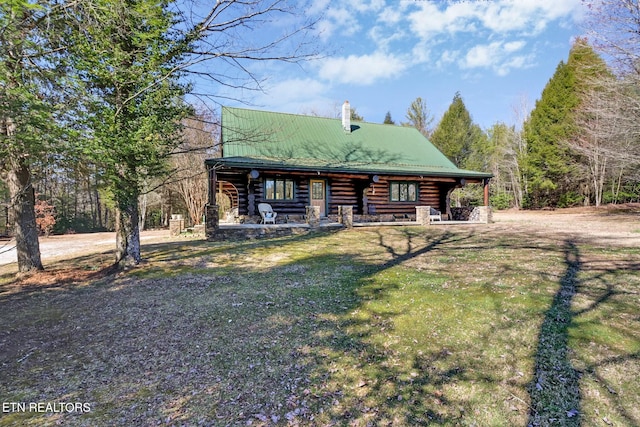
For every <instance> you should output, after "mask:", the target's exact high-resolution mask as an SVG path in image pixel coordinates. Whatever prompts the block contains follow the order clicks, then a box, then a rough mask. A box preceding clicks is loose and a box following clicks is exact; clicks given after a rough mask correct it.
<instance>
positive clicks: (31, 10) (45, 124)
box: [0, 0, 64, 272]
mask: <svg viewBox="0 0 640 427" xmlns="http://www.w3.org/2000/svg"><path fill="white" fill-rule="evenodd" d="M61 9H62V6H60V5H57V4H56V2H53V1H51V2H49V1H46V0H42V1H28V0H13V1H9V2H6V1H4V2H0V29H1V31H0V176H1V177H2V179H3V180H4V181H5V182H6V185H7V187H8V190H9V199H10V200H9V211H10V217H11V218H12V219H13V221H14V222H13V233H14V236H15V239H16V249H17V255H18V271H20V272H27V271H30V270H41V269H42V268H43V266H42V262H41V258H40V246H39V241H38V229H37V227H36V216H35V210H34V208H35V201H36V198H35V189H34V185H33V184H34V183H33V181H34V180H33V167H34V163H35V162H37V161H38V159H43V158H46V157H47V155H48V153H51V152H52V150H54V149H55V148H56V147H55V145H54V141H55V138H56V136H57V134H58V130H59V128H58V127H57V126H55V124H56V122H57V120H56V111H57V105H56V103H57V102H56V101H57V100H58V96H57V95H58V94H57V93H56V83H60V84H62V83H63V81H64V77H63V75H62V73H61V71H62V70H63V67H62V66H61V63H60V58H61V55H62V54H63V50H62V49H60V45H58V44H56V41H57V36H56V33H57V30H58V23H59V21H58V19H57V18H58V17H59V14H58V12H59V11H60V10H61Z"/></svg>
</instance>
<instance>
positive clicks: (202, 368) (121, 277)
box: [0, 226, 640, 426]
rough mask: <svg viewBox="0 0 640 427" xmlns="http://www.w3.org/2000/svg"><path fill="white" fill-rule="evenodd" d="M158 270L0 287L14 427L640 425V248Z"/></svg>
mask: <svg viewBox="0 0 640 427" xmlns="http://www.w3.org/2000/svg"><path fill="white" fill-rule="evenodd" d="M144 256H145V257H146V259H147V261H146V262H145V263H144V264H143V265H142V266H140V267H139V268H136V269H134V270H131V271H128V272H124V273H118V274H113V273H111V272H109V270H106V269H104V268H105V265H104V262H105V260H106V259H108V258H107V257H105V256H104V255H96V256H86V257H82V258H77V259H74V260H71V261H61V262H57V263H55V264H54V265H51V266H49V268H48V271H47V272H45V273H43V274H40V275H37V276H34V277H31V278H25V279H22V280H21V281H16V279H15V277H14V276H13V275H12V274H9V273H5V274H2V270H0V325H2V328H1V330H0V400H1V401H2V402H3V412H2V413H0V426H6V425H19V426H29V425H33V426H42V425H58V424H63V425H86V426H112V425H113V426H116V425H117V426H125V425H127V426H133V425H140V426H147V425H149V426H151V425H176V426H177V425H216V426H217V425H220V426H226V425H238V426H245V425H253V426H261V425H301V426H307V425H310V426H332V425H336V426H366V425H371V426H384V425H389V426H413V425H447V426H527V425H533V426H537V425H540V426H548V425H554V426H556V425H557V426H600V425H605V426H606V425H612V426H638V425H640V381H638V377H639V375H640V274H639V273H638V272H639V271H640V249H637V248H631V249H630V248H617V247H612V246H610V245H609V246H606V247H605V246H601V245H598V244H597V243H595V242H589V241H588V240H586V241H585V240H578V239H573V238H570V237H559V236H558V235H553V234H551V235H548V236H543V235H540V234H527V233H526V232H517V233H516V232H511V231H509V230H508V229H507V228H504V227H502V228H501V227H491V226H473V227H471V226H465V227H453V226H451V227H430V228H427V229H424V228H420V227H397V228H366V229H354V230H350V231H341V232H337V233H333V234H316V235H307V236H296V237H289V238H279V239H272V240H262V241H245V242H217V243H211V242H204V241H195V240H194V241H181V242H172V243H163V244H156V245H150V246H146V247H145V248H144ZM12 402H13V403H18V402H23V403H27V404H28V403H33V402H35V403H45V404H46V403H51V404H53V403H58V404H59V406H58V407H57V409H58V411H55V409H56V408H55V407H54V408H52V409H51V408H50V409H51V410H50V411H48V412H37V411H31V412H29V411H28V410H27V411H26V412H19V411H13V410H11V408H12V407H11V405H9V406H7V404H8V403H12ZM63 402H64V403H75V402H79V403H86V404H88V405H86V406H85V407H81V408H80V409H82V410H80V411H75V412H74V411H68V409H70V408H73V406H71V407H70V406H68V405H66V406H65V405H60V404H61V403H63ZM87 407H88V408H87ZM27 409H29V408H28V407H27ZM86 409H89V410H88V411H86ZM60 410H62V412H60Z"/></svg>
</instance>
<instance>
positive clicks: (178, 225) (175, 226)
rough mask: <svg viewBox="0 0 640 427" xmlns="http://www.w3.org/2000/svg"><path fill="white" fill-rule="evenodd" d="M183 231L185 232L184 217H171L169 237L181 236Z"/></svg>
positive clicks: (176, 215)
mask: <svg viewBox="0 0 640 427" xmlns="http://www.w3.org/2000/svg"><path fill="white" fill-rule="evenodd" d="M182 230H184V218H182V215H179V214H173V215H171V219H170V220H169V235H170V236H179V235H180V233H182Z"/></svg>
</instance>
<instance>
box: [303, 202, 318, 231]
mask: <svg viewBox="0 0 640 427" xmlns="http://www.w3.org/2000/svg"><path fill="white" fill-rule="evenodd" d="M306 208H307V224H309V225H310V226H311V228H316V227H318V226H319V225H320V206H307V207H306Z"/></svg>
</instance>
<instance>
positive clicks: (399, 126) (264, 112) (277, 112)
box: [222, 105, 417, 130]
mask: <svg viewBox="0 0 640 427" xmlns="http://www.w3.org/2000/svg"><path fill="white" fill-rule="evenodd" d="M222 108H223V109H225V108H226V109H228V110H240V111H250V112H256V113H262V114H277V115H281V116H293V117H304V118H312V119H324V120H337V121H340V120H341V118H340V117H336V118H333V117H325V116H314V115H311V114H296V113H286V112H280V111H268V110H259V109H257V108H240V107H230V106H226V105H223V106H222ZM358 123H365V124H367V125H375V126H392V127H394V128H395V129H415V128H414V127H413V126H402V125H389V124H387V123H375V122H367V121H364V120H352V121H351V125H352V126H357V125H358ZM416 130H417V129H416Z"/></svg>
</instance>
